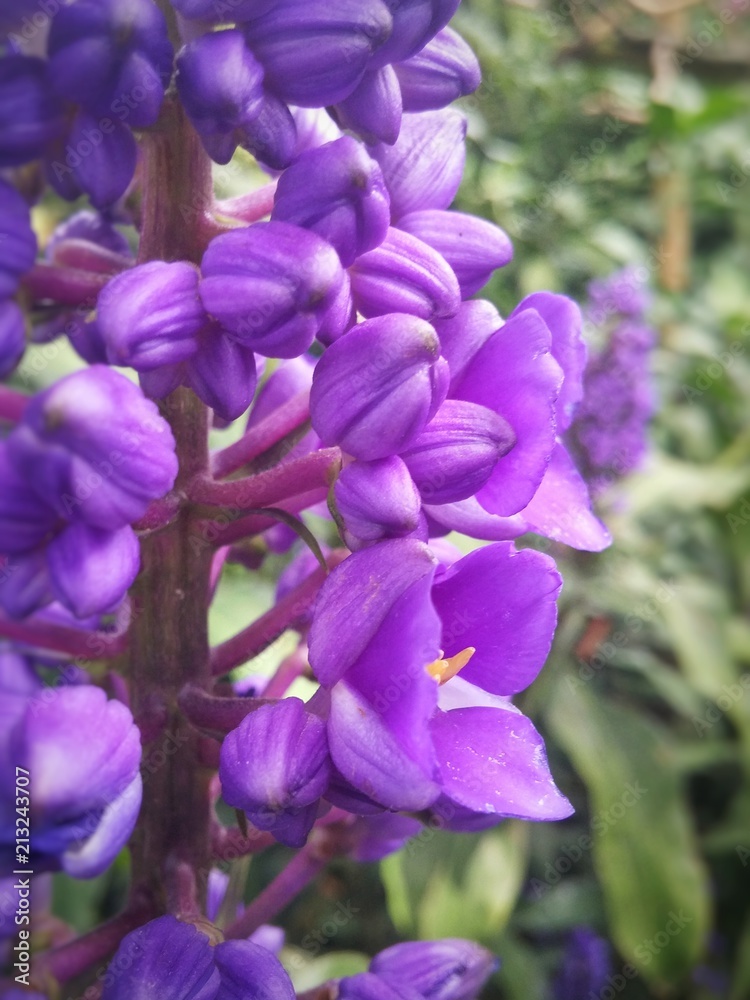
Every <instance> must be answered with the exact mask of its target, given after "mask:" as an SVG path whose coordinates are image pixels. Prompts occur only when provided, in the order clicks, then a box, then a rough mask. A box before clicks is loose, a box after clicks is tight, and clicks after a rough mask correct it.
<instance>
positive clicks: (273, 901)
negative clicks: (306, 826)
mask: <svg viewBox="0 0 750 1000" xmlns="http://www.w3.org/2000/svg"><path fill="white" fill-rule="evenodd" d="M327 860H328V857H327V856H326V855H324V854H321V853H320V852H319V851H318V847H317V844H316V842H315V839H314V838H311V839H310V840H309V841H308V842H307V844H306V845H305V846H304V847H303V848H302V849H301V850H300V852H299V853H298V854H297V855H295V857H293V858H292V860H291V861H290V862H289V864H288V865H287V866H286V868H284V870H283V871H282V872H280V873H279V874H278V875H277V876H276V878H275V879H274V880H273V882H271V884H270V885H268V886H266V888H265V889H264V890H263V892H261V894H260V895H259V896H256V898H255V899H254V900H253V901H252V903H251V904H250V905H249V906H248V907H247V909H246V910H245V911H244V913H242V915H241V916H240V917H238V918H237V920H235V922H234V923H233V924H231V926H230V927H228V928H227V930H226V931H225V937H226V938H227V940H231V939H232V938H247V937H249V936H250V935H251V934H252V933H253V932H254V931H257V929H258V928H259V927H260V926H261V924H267V923H270V922H271V921H272V920H273V918H274V917H275V916H277V914H279V913H280V912H281V911H282V910H283V909H284V907H285V906H287V905H288V904H289V903H290V902H291V901H292V900H293V899H294V898H295V896H297V895H298V894H299V893H300V892H301V891H302V890H303V889H304V888H305V886H306V885H308V884H309V883H310V882H312V880H313V879H314V878H315V876H316V875H318V874H319V872H321V871H322V869H323V868H324V867H325V865H326V862H327Z"/></svg>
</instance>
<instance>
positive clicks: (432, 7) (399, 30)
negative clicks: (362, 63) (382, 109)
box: [373, 0, 460, 66]
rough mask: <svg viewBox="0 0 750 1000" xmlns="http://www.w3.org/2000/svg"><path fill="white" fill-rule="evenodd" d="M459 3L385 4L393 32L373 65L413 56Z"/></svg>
mask: <svg viewBox="0 0 750 1000" xmlns="http://www.w3.org/2000/svg"><path fill="white" fill-rule="evenodd" d="M459 3H460V0H402V2H400V3H398V4H389V7H390V8H391V9H392V11H393V31H392V32H391V35H390V38H389V39H388V41H387V42H386V44H385V45H384V46H383V47H382V49H380V50H379V51H378V52H377V54H376V56H375V59H374V60H373V62H374V64H375V65H376V66H383V65H385V64H386V63H387V62H394V63H396V62H401V61H402V60H403V59H408V58H410V57H411V56H413V55H415V54H416V53H417V52H419V51H420V50H421V49H423V48H424V47H425V45H427V43H428V42H429V41H430V39H432V38H434V37H435V35H436V34H437V33H438V32H439V31H440V29H441V28H444V27H445V25H446V24H447V23H448V21H450V19H451V18H452V17H453V15H454V14H455V13H456V11H457V10H458V5H459Z"/></svg>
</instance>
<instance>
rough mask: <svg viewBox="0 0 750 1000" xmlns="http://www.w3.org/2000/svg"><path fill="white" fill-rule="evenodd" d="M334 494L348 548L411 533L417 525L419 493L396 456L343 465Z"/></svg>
mask: <svg viewBox="0 0 750 1000" xmlns="http://www.w3.org/2000/svg"><path fill="white" fill-rule="evenodd" d="M333 494H334V501H335V512H334V516H335V517H336V520H337V522H338V524H339V529H340V531H341V533H342V537H343V539H344V541H345V542H346V544H347V545H348V546H349V548H351V549H356V548H359V547H360V544H361V543H362V542H368V543H369V542H376V541H379V540H380V539H382V538H401V537H403V536H405V535H410V534H412V532H414V531H416V530H417V528H418V526H419V516H420V513H421V501H420V497H419V493H418V491H417V488H416V486H415V485H414V481H413V479H412V477H411V476H410V475H409V470H408V468H407V467H406V465H405V464H404V462H403V461H402V459H400V458H399V457H398V456H397V455H391V456H390V457H389V458H381V459H377V460H376V461H374V462H352V463H351V464H350V465H347V466H345V467H344V469H343V470H342V472H341V475H340V476H339V478H338V479H337V480H336V484H335V486H334V490H333Z"/></svg>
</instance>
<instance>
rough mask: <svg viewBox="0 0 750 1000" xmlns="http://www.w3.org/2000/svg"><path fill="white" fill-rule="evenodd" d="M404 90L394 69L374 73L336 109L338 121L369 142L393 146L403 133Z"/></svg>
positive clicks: (388, 68)
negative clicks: (402, 92) (402, 96)
mask: <svg viewBox="0 0 750 1000" xmlns="http://www.w3.org/2000/svg"><path fill="white" fill-rule="evenodd" d="M402 112H403V103H402V100H401V87H400V85H399V82H398V77H397V76H396V71H395V70H394V68H393V67H392V66H383V67H382V68H381V69H376V70H371V71H369V72H367V73H365V75H364V76H363V77H362V79H361V80H360V82H359V84H358V85H357V87H356V89H355V90H353V91H352V93H351V94H350V95H349V96H348V97H347V98H345V100H343V101H339V103H338V104H337V105H336V110H335V113H336V119H337V121H338V122H339V124H340V125H341V127H342V128H348V129H351V130H352V131H353V132H356V133H357V134H358V135H359V136H361V137H362V138H363V139H364V140H365V142H372V143H375V142H385V143H388V144H389V145H392V144H393V143H394V142H395V141H396V139H398V134H399V132H400V131H401V118H402Z"/></svg>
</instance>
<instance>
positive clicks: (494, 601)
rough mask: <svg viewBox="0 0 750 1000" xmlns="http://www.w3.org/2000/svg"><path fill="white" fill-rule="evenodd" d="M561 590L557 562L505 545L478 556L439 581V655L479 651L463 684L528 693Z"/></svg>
mask: <svg viewBox="0 0 750 1000" xmlns="http://www.w3.org/2000/svg"><path fill="white" fill-rule="evenodd" d="M561 586H562V579H561V577H560V574H559V573H558V572H557V570H556V568H555V563H554V560H552V559H551V558H550V557H549V556H546V555H543V554H542V553H541V552H534V551H533V550H532V549H523V550H522V551H520V552H518V551H516V550H515V549H514V547H513V545H512V544H511V543H509V542H498V543H497V544H496V545H488V546H486V547H484V548H481V549H477V550H475V551H474V552H472V553H470V554H469V555H468V556H466V557H465V558H463V559H461V560H459V562H457V563H454V564H453V566H451V567H450V568H449V569H448V570H446V571H445V572H444V573H443V574H442V575H440V576H439V577H438V579H437V580H436V582H435V585H434V587H433V591H432V599H433V602H434V604H435V607H436V608H437V611H438V614H439V615H440V618H441V620H442V623H443V635H442V639H441V646H442V648H443V651H444V656H445V657H450V656H455V655H456V654H457V653H459V652H461V650H463V649H465V648H466V647H467V646H473V647H474V648H475V649H476V652H475V653H474V655H473V656H472V658H471V659H470V660H469V662H468V663H467V664H466V666H465V667H463V669H462V670H461V674H460V676H461V678H462V680H465V681H468V682H470V683H472V684H476V685H478V686H479V687H481V688H483V689H484V690H485V691H490V692H492V693H493V694H499V695H510V694H515V693H516V692H518V691H523V689H524V688H526V687H528V685H529V684H531V682H532V681H533V680H534V678H535V677H536V676H537V674H538V673H539V671H540V670H541V669H542V666H543V665H544V661H545V659H546V658H547V655H548V653H549V650H550V646H551V645H552V636H553V635H554V632H555V624H556V622H557V606H556V603H555V602H556V600H557V595H558V593H559V592H560V588H561ZM479 594H481V595H482V597H481V600H480V599H479V598H478V595H479ZM449 684H450V681H449V682H448V685H449ZM446 687H447V686H446Z"/></svg>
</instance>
